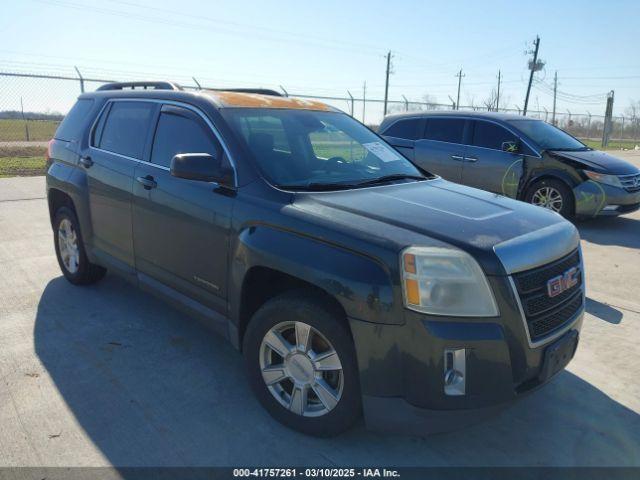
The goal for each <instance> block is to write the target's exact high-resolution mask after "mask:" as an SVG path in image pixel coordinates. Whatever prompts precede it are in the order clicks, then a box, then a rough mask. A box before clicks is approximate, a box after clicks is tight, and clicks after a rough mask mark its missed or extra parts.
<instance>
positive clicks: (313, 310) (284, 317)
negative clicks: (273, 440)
mask: <svg viewBox="0 0 640 480" xmlns="http://www.w3.org/2000/svg"><path fill="white" fill-rule="evenodd" d="M243 350H244V355H245V361H246V366H247V371H248V376H249V382H250V384H251V387H252V389H253V391H254V392H255V394H256V396H257V397H258V400H259V401H260V403H261V404H262V406H263V407H264V408H265V409H266V410H267V411H268V412H269V414H271V416H272V417H274V418H275V419H276V420H278V421H279V422H281V423H283V424H284V425H286V426H287V427H289V428H292V429H294V430H298V431H300V432H303V433H306V434H309V435H314V436H322V437H327V436H333V435H337V434H338V433H341V432H343V431H344V430H347V429H348V428H350V427H351V426H352V425H353V424H354V423H355V422H356V421H357V420H358V419H359V417H360V412H361V407H360V387H359V378H358V369H357V363H356V357H355V352H354V347H353V341H352V339H351V334H350V332H349V329H348V328H347V326H346V324H345V322H344V321H342V320H341V319H340V318H339V317H338V315H336V314H335V313H334V312H332V311H331V310H330V309H328V308H326V307H325V306H324V305H323V302H321V301H320V300H319V299H317V298H314V297H313V296H311V295H307V294H306V293H305V292H302V291H298V292H292V293H287V294H283V295H280V296H278V297H276V298H274V299H272V300H269V301H268V302H267V303H265V304H264V305H263V306H262V307H261V308H260V309H259V310H258V311H257V312H256V313H255V315H254V316H253V318H252V319H251V321H250V323H249V326H248V327H247V332H246V334H245V336H244V342H243Z"/></svg>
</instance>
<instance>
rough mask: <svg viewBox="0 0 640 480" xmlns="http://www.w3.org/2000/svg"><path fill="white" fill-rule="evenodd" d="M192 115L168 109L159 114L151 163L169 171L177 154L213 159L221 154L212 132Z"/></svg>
mask: <svg viewBox="0 0 640 480" xmlns="http://www.w3.org/2000/svg"><path fill="white" fill-rule="evenodd" d="M165 108H166V107H165ZM194 115H195V114H193V113H191V112H190V111H189V110H187V109H184V108H180V107H170V110H169V111H166V112H165V111H163V112H162V113H161V114H160V118H159V120H158V127H157V128H156V134H155V138H154V140H153V150H152V152H151V163H155V164H157V165H160V166H163V167H170V166H171V159H172V158H173V157H174V156H176V155H177V154H179V153H208V154H209V155H216V154H217V153H218V152H219V151H220V144H219V143H218V141H217V139H216V138H215V136H214V134H213V132H212V131H211V130H210V129H209V127H208V126H207V125H206V124H205V123H204V122H202V121H200V120H198V119H196V118H195V117H194Z"/></svg>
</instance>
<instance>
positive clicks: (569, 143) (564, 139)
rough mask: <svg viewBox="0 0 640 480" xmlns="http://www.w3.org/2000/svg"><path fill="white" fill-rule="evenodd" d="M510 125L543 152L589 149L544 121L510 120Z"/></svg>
mask: <svg viewBox="0 0 640 480" xmlns="http://www.w3.org/2000/svg"><path fill="white" fill-rule="evenodd" d="M508 123H510V124H511V125H513V126H514V127H515V128H517V129H518V130H520V131H521V132H522V133H524V134H525V135H526V136H527V137H529V138H530V139H531V140H533V141H534V142H535V143H537V144H538V145H539V146H540V147H541V148H542V149H543V150H586V149H587V148H588V147H587V146H586V145H584V144H583V143H582V142H580V141H578V140H576V139H575V138H573V137H572V136H571V135H569V134H568V133H565V132H564V131H562V130H560V129H559V128H557V127H554V126H553V125H550V124H548V123H547V122H543V121H542V120H509V121H508Z"/></svg>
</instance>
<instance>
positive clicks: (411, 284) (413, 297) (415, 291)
mask: <svg viewBox="0 0 640 480" xmlns="http://www.w3.org/2000/svg"><path fill="white" fill-rule="evenodd" d="M404 282H405V289H406V292H407V303H410V304H411V305H420V288H419V287H418V281H417V280H414V279H412V278H408V279H406V280H405V281H404Z"/></svg>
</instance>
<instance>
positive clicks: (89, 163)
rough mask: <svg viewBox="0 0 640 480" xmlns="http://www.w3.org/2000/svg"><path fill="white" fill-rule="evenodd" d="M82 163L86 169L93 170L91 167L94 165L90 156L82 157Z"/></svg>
mask: <svg viewBox="0 0 640 480" xmlns="http://www.w3.org/2000/svg"><path fill="white" fill-rule="evenodd" d="M80 163H81V164H82V166H83V167H84V168H91V166H92V165H93V160H91V157H89V156H86V157H80Z"/></svg>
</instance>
